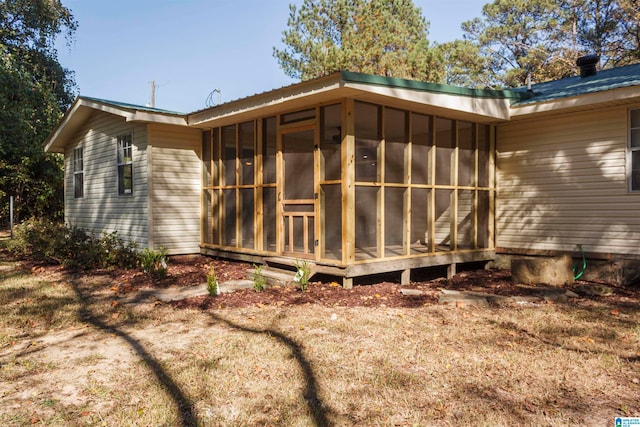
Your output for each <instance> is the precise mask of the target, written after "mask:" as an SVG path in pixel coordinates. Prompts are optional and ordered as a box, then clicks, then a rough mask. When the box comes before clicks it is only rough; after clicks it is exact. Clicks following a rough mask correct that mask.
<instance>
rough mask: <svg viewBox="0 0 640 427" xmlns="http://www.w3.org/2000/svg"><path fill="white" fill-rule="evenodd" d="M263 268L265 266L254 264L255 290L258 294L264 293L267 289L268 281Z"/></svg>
mask: <svg viewBox="0 0 640 427" xmlns="http://www.w3.org/2000/svg"><path fill="white" fill-rule="evenodd" d="M262 267H264V266H262V265H255V264H253V269H254V271H253V289H255V291H256V292H262V291H264V288H266V287H267V279H266V278H265V277H264V274H262Z"/></svg>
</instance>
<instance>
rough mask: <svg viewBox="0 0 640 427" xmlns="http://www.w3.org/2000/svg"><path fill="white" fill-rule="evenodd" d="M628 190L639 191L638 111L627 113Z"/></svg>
mask: <svg viewBox="0 0 640 427" xmlns="http://www.w3.org/2000/svg"><path fill="white" fill-rule="evenodd" d="M628 162H629V163H628V166H629V189H630V190H631V191H640V109H639V110H631V111H629V160H628Z"/></svg>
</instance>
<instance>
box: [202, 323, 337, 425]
mask: <svg viewBox="0 0 640 427" xmlns="http://www.w3.org/2000/svg"><path fill="white" fill-rule="evenodd" d="M206 314H207V315H209V316H210V317H211V318H212V319H213V320H215V321H218V322H222V323H224V324H225V325H227V326H229V327H231V328H233V329H236V330H238V331H242V332H247V333H250V334H256V335H266V336H269V337H271V338H275V339H277V340H278V341H279V342H280V343H281V344H283V345H284V346H286V347H287V348H288V349H289V351H290V352H291V355H292V356H293V357H294V358H295V360H296V362H297V363H298V365H299V366H300V369H301V370H302V374H303V377H304V381H305V388H304V392H303V398H304V400H305V401H306V402H307V407H308V409H309V412H310V413H311V416H312V417H313V424H314V425H315V426H318V427H321V426H328V425H331V423H330V422H329V419H328V411H327V406H326V405H325V404H324V402H323V401H322V399H321V398H320V396H319V394H318V381H317V379H316V375H315V373H314V370H313V367H312V366H311V363H310V362H309V360H307V358H306V357H305V356H304V354H303V353H302V347H301V345H300V344H299V343H297V342H296V341H295V340H294V339H292V338H290V337H288V336H286V335H285V334H283V333H282V332H279V331H277V330H275V329H267V328H265V329H258V328H251V327H248V326H246V325H241V324H239V323H236V322H233V321H231V320H229V319H225V318H224V317H222V316H220V315H217V314H215V313H212V312H207V313H206Z"/></svg>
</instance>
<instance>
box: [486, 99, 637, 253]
mask: <svg viewBox="0 0 640 427" xmlns="http://www.w3.org/2000/svg"><path fill="white" fill-rule="evenodd" d="M626 147H627V108H625V107H615V108H609V109H605V110H600V111H591V112H581V113H573V114H564V115H558V116H555V117H551V118H544V119H538V120H535V119H532V120H523V121H516V122H511V123H506V124H502V125H499V126H498V127H497V190H498V193H497V200H498V202H497V203H498V204H497V214H496V215H497V218H496V222H497V227H496V230H497V246H498V247H501V248H510V249H536V250H560V251H572V250H575V249H576V245H577V244H581V245H583V248H584V250H585V251H586V252H598V253H607V254H608V253H613V254H640V214H639V213H640V194H634V193H629V192H628V191H627V188H628V186H627V177H626V173H625V170H626V167H625V164H626Z"/></svg>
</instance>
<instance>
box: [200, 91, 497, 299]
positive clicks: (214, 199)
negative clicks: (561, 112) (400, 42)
mask: <svg viewBox="0 0 640 427" xmlns="http://www.w3.org/2000/svg"><path fill="white" fill-rule="evenodd" d="M325 98H326V96H325ZM393 104H394V105H393V106H388V105H385V104H384V103H382V102H379V103H374V102H371V101H370V100H369V99H366V100H360V99H356V98H354V97H347V98H344V97H343V98H341V99H337V100H335V101H334V102H331V101H327V100H326V99H325V100H324V102H319V103H317V105H314V106H308V105H307V106H305V107H304V108H299V109H290V110H287V109H285V108H286V106H287V105H286V103H283V105H282V106H281V107H284V108H283V111H282V112H277V109H274V108H273V107H271V108H266V109H264V110H265V111H267V112H269V113H270V114H264V115H262V116H261V115H260V112H261V110H260V109H256V111H254V112H253V115H254V116H256V117H254V118H251V119H247V120H239V121H237V122H233V121H232V117H233V115H232V114H231V115H228V117H226V118H225V120H220V122H224V121H226V122H227V123H225V124H223V125H220V126H214V127H212V128H210V129H208V130H206V131H204V132H203V144H202V159H203V183H202V188H203V195H202V206H203V215H202V230H203V235H202V248H203V252H204V253H208V254H212V255H223V256H230V257H236V258H241V259H247V260H251V261H255V260H260V259H264V258H267V259H269V258H275V257H277V258H278V259H279V260H280V262H282V263H286V260H287V259H288V260H296V259H306V260H309V261H310V262H313V263H314V265H317V266H321V268H320V267H319V271H321V272H325V273H329V274H333V275H337V276H342V277H343V283H344V285H345V286H347V287H348V286H351V284H352V279H353V278H354V277H359V276H364V275H369V274H376V273H382V272H391V271H395V272H399V273H400V275H401V280H402V282H407V281H408V280H409V277H410V271H411V270H412V269H415V268H422V267H428V266H434V265H447V266H455V264H456V263H462V262H472V261H484V260H489V259H492V258H493V256H494V232H493V220H494V203H495V202H494V200H495V187H494V176H493V151H494V150H493V139H494V135H493V133H494V131H493V126H491V125H489V124H486V123H481V122H478V121H472V120H468V119H464V120H462V119H458V118H452V117H447V116H446V115H443V114H441V111H440V110H437V109H432V110H434V111H435V112H436V113H434V114H429V108H414V109H412V108H410V107H411V106H414V107H420V106H417V105H416V104H415V103H414V104H410V103H408V102H407V103H406V104H407V105H406V106H407V108H401V107H402V102H398V100H395V101H394V102H393ZM415 110H422V111H415Z"/></svg>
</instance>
